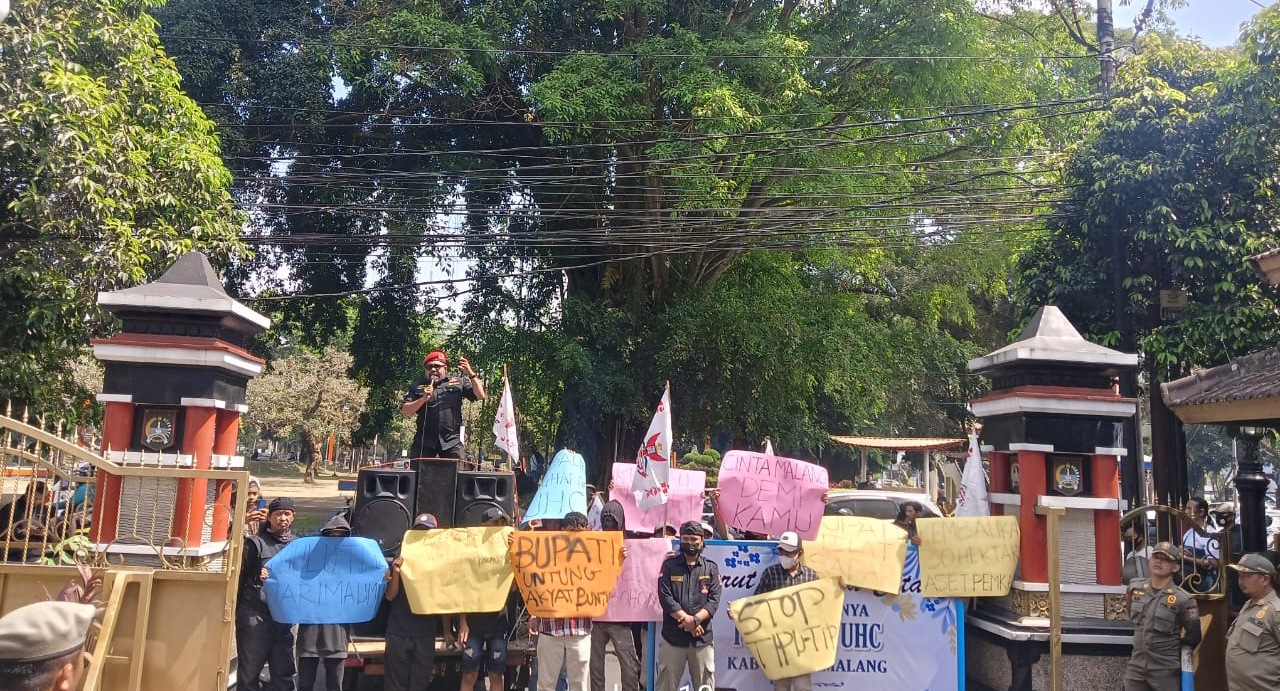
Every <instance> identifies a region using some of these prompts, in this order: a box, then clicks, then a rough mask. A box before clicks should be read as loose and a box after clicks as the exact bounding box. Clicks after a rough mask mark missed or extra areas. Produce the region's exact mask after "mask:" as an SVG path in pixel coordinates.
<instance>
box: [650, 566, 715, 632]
mask: <svg viewBox="0 0 1280 691" xmlns="http://www.w3.org/2000/svg"><path fill="white" fill-rule="evenodd" d="M721 589H722V585H721V583H720V567H719V565H717V564H716V563H715V562H714V561H711V560H710V559H707V558H706V557H704V556H702V555H698V561H697V562H696V563H695V564H694V565H693V566H689V563H688V562H687V561H686V560H685V557H684V555H683V554H677V555H675V556H674V557H668V558H667V560H666V561H664V562H662V573H661V574H659V576H658V602H660V603H661V604H662V638H663V639H665V640H666V641H667V642H668V643H670V644H671V645H676V646H681V647H685V648H687V647H689V646H695V647H699V648H700V647H702V646H704V645H711V620H712V619H713V618H714V617H715V613H716V610H717V609H719V607H720V593H721ZM701 609H706V610H707V612H708V613H709V614H710V615H711V616H710V617H708V618H707V621H705V622H704V623H703V624H702V628H703V633H702V635H701V636H698V637H696V638H695V637H694V636H693V635H692V634H690V633H689V632H687V631H684V630H682V629H681V628H680V625H679V624H677V623H676V621H675V619H672V618H671V615H672V614H675V613H676V612H678V611H681V610H684V611H685V612H688V613H689V614H697V613H698V610H701Z"/></svg>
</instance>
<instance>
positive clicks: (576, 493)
mask: <svg viewBox="0 0 1280 691" xmlns="http://www.w3.org/2000/svg"><path fill="white" fill-rule="evenodd" d="M570 511H577V512H578V513H582V514H585V513H586V512H587V462H586V461H585V460H583V458H582V455H581V454H579V453H577V452H574V451H570V450H568V449H560V451H559V452H557V453H556V456H555V458H553V459H551V467H550V468H548V469H547V474H546V475H544V476H543V477H542V484H540V485H538V491H537V492H536V493H534V495H533V501H531V502H529V510H528V511H525V512H524V520H525V521H531V520H533V519H535V518H538V519H547V518H554V519H557V520H559V519H561V518H564V515H565V514H566V513H569V512H570Z"/></svg>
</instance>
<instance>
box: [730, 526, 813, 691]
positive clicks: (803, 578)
mask: <svg viewBox="0 0 1280 691" xmlns="http://www.w3.org/2000/svg"><path fill="white" fill-rule="evenodd" d="M803 556H804V545H803V544H801V542H800V536H799V535H796V534H795V533H794V532H792V531H787V532H785V533H783V534H782V535H781V536H780V537H779V538H778V563H776V564H770V565H769V567H768V568H766V569H765V570H764V573H762V574H760V585H758V586H756V595H763V594H764V593H768V592H772V591H774V590H779V589H782V588H787V587H790V586H793V585H800V584H801V583H809V582H810V581H816V580H818V574H817V572H815V571H814V570H813V569H811V568H809V567H807V566H805V565H804V564H801V563H800V559H801V557H803ZM729 618H730V619H734V618H736V615H735V613H734V611H733V609H732V608H731V609H730V610H729ZM811 677H812V675H809V674H802V675H800V676H798V677H787V678H785V679H777V680H774V682H773V691H810V690H811V689H812V688H813V682H812V678H811Z"/></svg>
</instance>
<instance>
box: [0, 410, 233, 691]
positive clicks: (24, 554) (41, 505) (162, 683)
mask: <svg viewBox="0 0 1280 691" xmlns="http://www.w3.org/2000/svg"><path fill="white" fill-rule="evenodd" d="M9 414H10V415H11V414H12V412H11V411H9ZM22 418H23V419H17V418H13V417H10V416H9V415H3V416H0V614H3V613H4V612H8V611H10V610H13V609H15V608H17V607H20V606H22V605H25V604H29V603H31V602H36V601H39V600H44V599H49V598H50V597H51V595H52V594H54V593H57V592H58V591H59V590H61V589H62V587H63V586H64V585H65V584H67V583H68V582H70V581H73V580H75V581H78V580H79V579H80V573H79V571H78V569H77V568H76V566H75V565H76V564H87V565H89V566H91V567H93V568H94V569H96V570H97V571H98V573H99V574H100V576H101V577H102V580H103V591H102V593H101V595H100V599H101V603H102V604H103V614H102V618H101V621H100V623H99V624H98V625H97V626H95V629H94V631H93V632H92V633H91V634H90V637H89V645H88V649H87V652H88V653H89V654H90V658H91V662H90V665H89V668H88V670H87V672H86V678H85V681H84V686H83V688H84V689H85V691H100V690H104V689H106V690H110V691H124V690H127V691H142V690H143V689H165V688H171V689H172V688H178V689H197V690H200V689H225V688H226V687H227V680H228V676H229V674H230V664H231V655H232V641H233V625H234V621H235V618H234V617H235V600H236V594H237V590H238V580H239V574H240V560H241V552H242V550H243V539H242V536H243V532H242V531H243V528H242V526H244V525H245V509H246V507H245V502H244V501H239V500H236V499H235V498H236V497H244V496H245V494H244V488H245V487H246V486H247V483H248V478H249V475H248V473H247V472H246V471H239V470H197V469H193V468H179V467H142V466H126V465H121V464H117V463H112V462H110V461H108V460H106V459H104V458H102V457H101V456H99V455H97V454H95V453H93V452H92V451H89V450H87V449H84V448H82V447H80V446H78V445H76V444H75V443H74V442H72V441H67V440H65V439H63V438H61V429H60V428H57V427H55V428H54V429H48V428H47V427H48V426H47V425H45V424H44V422H43V421H40V420H36V419H33V418H32V417H31V416H29V415H23V416H22ZM104 474H109V475H110V476H111V477H112V478H113V480H112V481H113V482H119V483H120V485H121V487H122V491H121V493H120V496H121V501H120V505H119V506H118V507H116V509H117V510H116V511H114V512H105V515H111V516H112V518H113V521H112V523H113V525H112V527H113V528H114V529H113V530H111V531H109V534H112V535H114V538H113V539H112V540H111V541H110V542H109V543H107V544H95V543H94V541H93V538H92V534H93V531H92V520H93V516H94V510H93V504H94V499H95V491H94V490H96V488H97V486H98V484H99V483H98V478H99V477H102V476H103V475H104ZM197 481H199V482H201V486H204V487H207V488H208V490H207V495H206V496H205V501H206V504H205V506H206V510H205V512H204V519H203V520H204V523H203V525H201V526H200V527H201V531H200V532H201V534H202V536H204V537H205V538H207V539H205V540H203V541H202V544H200V545H188V544H187V540H186V539H184V538H180V537H176V536H175V535H174V534H173V533H174V532H176V531H175V529H174V520H173V517H174V515H175V502H176V501H177V496H178V491H177V489H178V487H180V486H182V484H183V483H184V482H186V483H188V486H192V485H194V483H195V482H197ZM228 490H229V491H228ZM100 515H101V514H100ZM219 533H225V539H216V538H217V537H218V536H219Z"/></svg>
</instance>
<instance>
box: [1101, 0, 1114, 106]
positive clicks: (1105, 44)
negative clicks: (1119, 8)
mask: <svg viewBox="0 0 1280 691" xmlns="http://www.w3.org/2000/svg"><path fill="white" fill-rule="evenodd" d="M1115 49H1116V25H1115V17H1114V15H1112V13H1111V0H1098V60H1099V62H1101V64H1102V97H1103V98H1106V99H1110V98H1111V84H1112V82H1114V81H1115V80H1116V62H1115V56H1114V53H1115Z"/></svg>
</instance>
